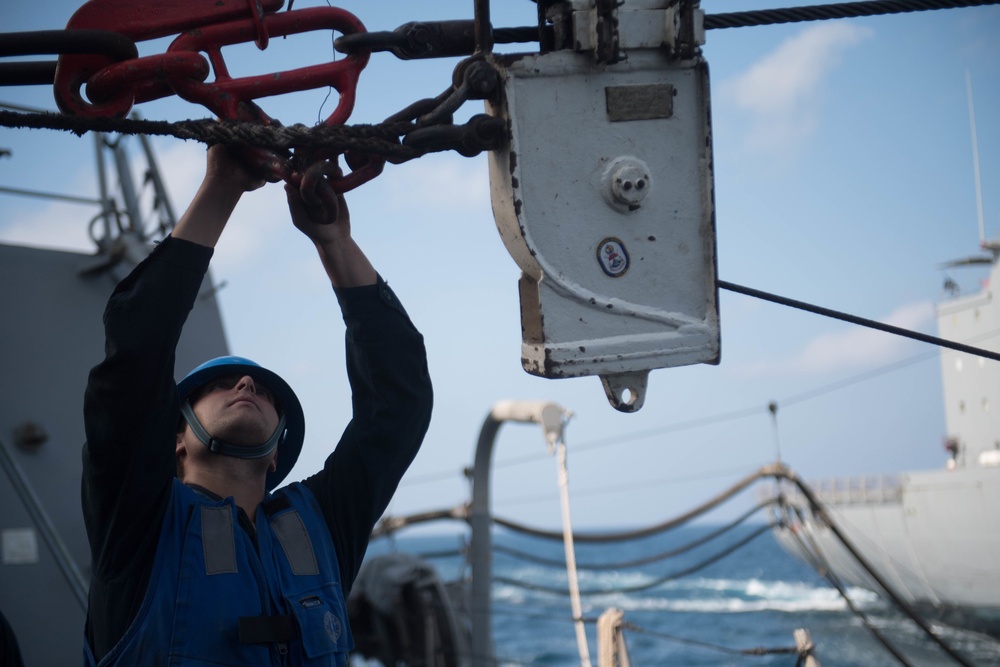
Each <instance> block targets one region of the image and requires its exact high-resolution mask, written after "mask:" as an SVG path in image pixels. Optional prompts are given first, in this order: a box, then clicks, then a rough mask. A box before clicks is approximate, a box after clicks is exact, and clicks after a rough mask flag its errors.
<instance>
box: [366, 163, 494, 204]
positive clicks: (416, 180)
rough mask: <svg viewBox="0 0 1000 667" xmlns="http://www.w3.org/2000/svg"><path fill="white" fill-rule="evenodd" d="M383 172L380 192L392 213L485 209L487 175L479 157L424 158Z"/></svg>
mask: <svg viewBox="0 0 1000 667" xmlns="http://www.w3.org/2000/svg"><path fill="white" fill-rule="evenodd" d="M417 162H419V163H420V164H419V165H417V164H415V163H417ZM390 170H391V171H390ZM386 171H387V172H389V173H383V174H382V176H380V177H379V178H380V179H384V180H385V183H384V185H385V186H386V187H385V188H384V189H383V192H385V191H386V190H387V191H388V198H389V202H388V203H389V206H390V207H391V208H393V209H397V210H399V209H401V210H406V211H411V212H417V211H434V212H435V215H444V214H447V213H449V212H456V211H458V212H465V211H479V210H482V209H483V207H488V206H489V201H490V185H489V175H488V173H487V169H486V163H485V160H484V159H483V158H482V157H478V158H466V157H460V156H457V155H427V156H424V157H422V158H420V159H419V160H414V161H411V162H409V163H406V164H405V165H399V166H394V165H386ZM365 187H370V186H362V188H365Z"/></svg>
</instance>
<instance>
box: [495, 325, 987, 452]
mask: <svg viewBox="0 0 1000 667" xmlns="http://www.w3.org/2000/svg"><path fill="white" fill-rule="evenodd" d="M998 334H1000V329H994V330H992V331H988V332H986V333H984V334H979V335H977V336H973V337H971V338H967V339H966V341H965V342H966V343H973V342H978V341H981V340H988V339H990V338H993V337H994V336H997V335H998ZM938 354H939V352H938V350H934V351H932V352H928V353H924V354H919V355H916V356H913V357H910V358H908V359H903V360H901V361H897V362H893V363H891V364H887V365H885V366H881V367H879V368H876V369H873V370H870V371H866V372H864V373H859V374H857V375H852V376H851V377H849V378H846V379H843V380H837V381H836V382H831V383H829V384H825V385H823V386H821V387H816V388H814V389H809V390H806V391H804V392H801V393H798V394H795V395H793V396H790V397H788V398H785V399H780V400H778V401H777V403H778V404H779V405H781V406H788V405H794V404H796V403H802V402H804V401H807V400H810V399H812V398H816V397H819V396H822V395H824V394H828V393H831V392H834V391H836V390H838V389H844V388H846V387H849V386H851V385H854V384H857V383H859V382H864V381H866V380H871V379H873V378H876V377H879V376H880V375H884V374H886V373H889V372H892V371H896V370H899V369H900V368H904V367H906V366H909V365H911V364H915V363H917V362H921V361H927V360H929V359H931V358H934V357H936V356H938ZM766 409H767V408H761V407H754V408H744V409H741V410H731V411H728V412H721V413H718V414H715V415H708V416H705V417H700V418H698V419H693V420H689V421H685V422H678V423H675V424H667V425H666V426H660V427H656V428H649V429H644V430H641V431H634V432H632V433H624V434H621V435H619V436H615V437H607V438H602V439H599V440H593V441H591V442H585V443H583V444H580V445H575V446H574V447H573V451H575V452H578V453H579V452H585V451H590V450H594V449H599V448H602V447H608V446H611V445H620V444H622V443H623V442H628V441H630V440H640V439H643V438H650V437H653V436H656V435H660V434H663V433H670V432H673V431H680V430H685V429H689V428H698V427H700V426H712V425H714V424H717V423H721V422H724V421H730V420H734V419H742V418H744V417H752V416H755V415H758V414H760V413H762V412H764V411H765V410H766ZM543 458H545V456H544V455H529V456H524V457H521V458H516V459H506V460H504V461H498V462H496V463H495V464H494V465H493V467H494V469H496V468H502V467H505V466H508V465H519V464H521V463H527V462H529V461H538V460H541V459H543Z"/></svg>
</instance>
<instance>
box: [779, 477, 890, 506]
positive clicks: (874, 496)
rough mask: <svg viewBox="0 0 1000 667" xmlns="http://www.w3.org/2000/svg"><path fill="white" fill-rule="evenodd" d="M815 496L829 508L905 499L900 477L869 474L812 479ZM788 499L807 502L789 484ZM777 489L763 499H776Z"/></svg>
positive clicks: (786, 492) (811, 485)
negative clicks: (829, 506) (831, 506)
mask: <svg viewBox="0 0 1000 667" xmlns="http://www.w3.org/2000/svg"><path fill="white" fill-rule="evenodd" d="M808 484H809V486H810V487H812V490H813V493H815V494H816V496H817V498H819V500H820V501H822V502H823V503H826V504H828V505H884V504H889V503H898V502H900V501H901V500H902V498H903V479H902V477H901V476H900V475H868V476H864V477H828V478H824V479H814V480H809V482H808ZM783 493H784V494H785V496H786V497H787V498H788V499H789V500H791V501H792V502H795V503H796V504H802V503H805V498H804V497H803V496H802V493H801V492H800V491H799V490H798V489H797V488H795V487H793V486H790V485H785V486H783ZM775 494H776V490H775V488H774V487H765V488H763V489H762V490H761V496H762V500H766V499H768V498H773V497H774V496H775Z"/></svg>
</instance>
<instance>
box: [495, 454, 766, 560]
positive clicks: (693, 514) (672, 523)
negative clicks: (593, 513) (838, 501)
mask: <svg viewBox="0 0 1000 667" xmlns="http://www.w3.org/2000/svg"><path fill="white" fill-rule="evenodd" d="M773 474H774V472H773V468H772V467H771V466H765V467H764V468H761V469H760V470H758V471H756V472H754V473H752V474H750V475H747V476H746V477H744V478H743V479H741V480H740V481H738V482H737V483H736V484H733V485H732V486H731V487H729V488H728V489H726V490H725V491H723V492H722V493H720V494H718V495H717V496H714V497H713V498H711V499H709V500H707V501H706V502H704V503H702V504H701V505H698V506H697V507H695V508H694V509H692V510H690V511H689V512H685V513H684V514H682V515H680V516H678V517H675V518H673V519H669V520H667V521H664V522H663V523H659V524H656V525H654V526H650V527H648V528H642V529H639V530H632V531H624V532H619V533H577V534H576V535H574V537H575V539H576V541H577V542H588V543H594V542H618V541H621V540H629V539H637V538H640V537H648V536H650V535H657V534H659V533H664V532H667V531H668V530H672V529H674V528H678V527H680V526H682V525H684V524H685V523H687V522H688V521H691V520H692V519H695V518H697V517H699V516H701V515H702V514H705V513H706V512H708V511H710V510H712V509H714V508H716V507H718V506H719V505H721V504H722V503H724V502H726V501H727V500H729V499H730V498H732V497H733V496H735V495H736V494H737V493H739V492H740V491H743V490H744V489H745V488H747V487H748V486H750V485H751V484H753V483H754V482H756V481H757V480H758V479H760V478H761V477H770V476H772V475H773ZM493 521H494V523H496V524H497V525H499V526H503V527H504V528H507V529H509V530H513V531H515V532H518V533H524V534H526V535H533V536H535V537H539V538H542V539H547V540H562V533H560V532H554V531H549V530H541V529H539V528H530V527H528V526H525V525H523V524H519V523H515V522H513V521H510V520H507V519H501V518H499V517H494V519H493Z"/></svg>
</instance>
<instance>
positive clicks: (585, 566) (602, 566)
mask: <svg viewBox="0 0 1000 667" xmlns="http://www.w3.org/2000/svg"><path fill="white" fill-rule="evenodd" d="M777 502H778V499H777V498H771V499H770V500H767V501H765V502H763V503H761V504H759V505H757V506H756V507H754V508H752V509H750V511H748V512H744V513H743V515H742V516H740V517H738V518H737V519H736V520H734V521H732V522H730V523H728V524H726V525H724V526H722V527H720V528H717V529H716V530H713V531H712V532H710V533H706V534H705V535H702V536H701V537H699V538H697V539H695V540H692V541H691V542H688V543H687V544H683V545H681V546H679V547H677V548H675V549H671V550H670V551H664V552H662V553H658V554H654V555H652V556H646V557H645V558H638V559H635V560H629V561H622V562H619V563H577V564H576V566H577V568H579V569H581V570H606V569H608V568H612V569H625V568H630V567H640V566H642V565H649V564H650V563H656V562H659V561H662V560H667V559H668V558H673V557H674V556H679V555H681V554H683V553H687V552H688V551H691V550H692V549H694V548H696V547H700V546H701V545H703V544H707V543H708V542H711V541H712V540H714V539H715V538H717V537H719V536H720V535H723V534H725V533H727V532H729V531H730V530H732V529H733V528H736V527H737V526H739V525H740V524H742V523H743V522H744V521H746V520H747V519H749V518H750V517H751V516H753V515H754V514H756V513H757V512H759V511H761V510H762V509H764V508H765V507H768V506H770V505H774V504H776V503H777ZM493 551H498V552H500V553H503V554H507V555H508V556H513V557H515V558H520V559H521V560H525V561H528V562H531V563H537V564H539V565H549V566H551V567H558V568H561V567H564V566H565V561H560V560H555V559H553V558H544V557H542V556H536V555H534V554H530V553H527V552H525V551H521V550H519V549H513V548H511V547H505V546H503V545H500V544H494V545H493Z"/></svg>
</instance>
